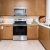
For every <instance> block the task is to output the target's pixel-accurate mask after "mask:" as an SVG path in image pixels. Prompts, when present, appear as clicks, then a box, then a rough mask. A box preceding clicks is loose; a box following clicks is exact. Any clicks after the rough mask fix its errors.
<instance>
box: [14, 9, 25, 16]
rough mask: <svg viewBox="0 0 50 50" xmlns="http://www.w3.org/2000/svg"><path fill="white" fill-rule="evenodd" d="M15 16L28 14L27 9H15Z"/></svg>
mask: <svg viewBox="0 0 50 50" xmlns="http://www.w3.org/2000/svg"><path fill="white" fill-rule="evenodd" d="M14 16H26V9H14Z"/></svg>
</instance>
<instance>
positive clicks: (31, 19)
mask: <svg viewBox="0 0 50 50" xmlns="http://www.w3.org/2000/svg"><path fill="white" fill-rule="evenodd" d="M16 18H17V19H18V17H4V18H2V22H3V21H4V22H3V23H6V24H7V23H9V24H13V23H14V19H16ZM23 18H26V21H27V24H31V22H33V19H35V22H39V21H38V18H39V17H38V16H31V17H23Z"/></svg>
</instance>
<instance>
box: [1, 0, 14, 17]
mask: <svg viewBox="0 0 50 50" xmlns="http://www.w3.org/2000/svg"><path fill="white" fill-rule="evenodd" d="M13 13H14V0H4V1H3V0H2V10H1V15H2V16H13V15H14V14H13Z"/></svg>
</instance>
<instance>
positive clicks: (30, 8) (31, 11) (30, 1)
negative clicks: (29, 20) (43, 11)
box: [27, 0, 36, 16]
mask: <svg viewBox="0 0 50 50" xmlns="http://www.w3.org/2000/svg"><path fill="white" fill-rule="evenodd" d="M35 11H36V0H27V16H34V15H35Z"/></svg>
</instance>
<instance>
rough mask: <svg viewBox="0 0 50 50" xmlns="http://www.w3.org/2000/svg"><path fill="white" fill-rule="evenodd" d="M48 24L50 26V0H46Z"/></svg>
mask: <svg viewBox="0 0 50 50" xmlns="http://www.w3.org/2000/svg"><path fill="white" fill-rule="evenodd" d="M46 23H48V24H50V0H46Z"/></svg>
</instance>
